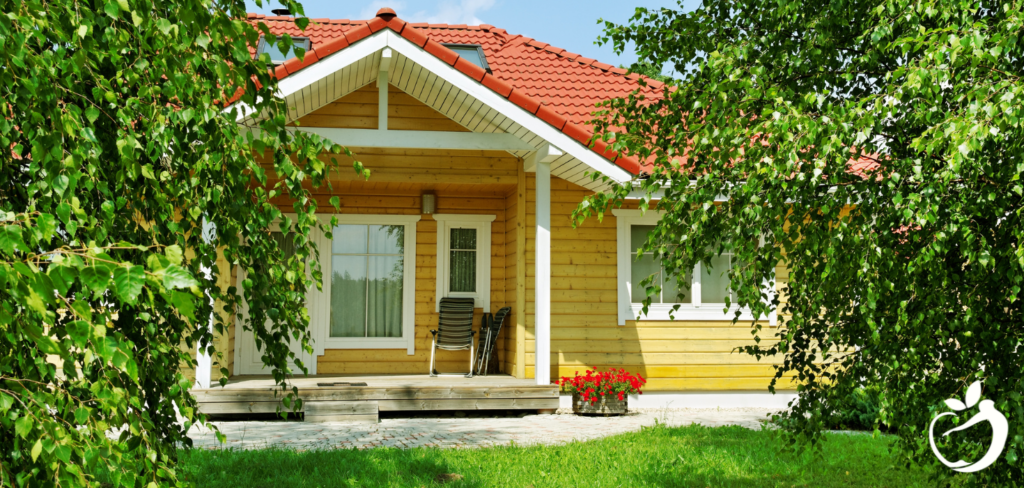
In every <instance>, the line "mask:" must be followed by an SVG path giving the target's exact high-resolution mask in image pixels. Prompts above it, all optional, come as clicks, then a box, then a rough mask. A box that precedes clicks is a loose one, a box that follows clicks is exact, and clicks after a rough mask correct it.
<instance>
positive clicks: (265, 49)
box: [256, 37, 309, 66]
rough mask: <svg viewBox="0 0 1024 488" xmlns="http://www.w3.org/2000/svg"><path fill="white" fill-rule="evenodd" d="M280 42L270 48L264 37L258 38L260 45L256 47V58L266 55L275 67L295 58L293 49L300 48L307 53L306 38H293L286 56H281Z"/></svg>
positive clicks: (307, 43) (307, 44)
mask: <svg viewBox="0 0 1024 488" xmlns="http://www.w3.org/2000/svg"><path fill="white" fill-rule="evenodd" d="M280 44H281V41H280V39H278V41H277V44H275V45H273V46H271V45H270V43H269V42H267V39H266V38H265V37H260V43H259V45H257V46H256V56H257V57H259V55H261V54H264V53H266V54H267V55H268V56H270V62H271V63H273V64H274V65H275V66H276V65H279V64H281V63H283V62H285V61H288V60H289V59H292V58H294V57H295V48H302V49H304V50H306V51H309V38H308V37H293V38H292V47H291V49H289V50H288V52H287V53H286V54H281V46H280Z"/></svg>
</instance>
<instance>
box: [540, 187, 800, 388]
mask: <svg viewBox="0 0 1024 488" xmlns="http://www.w3.org/2000/svg"><path fill="white" fill-rule="evenodd" d="M526 183H527V193H526V201H527V204H526V205H525V208H526V228H527V229H532V228H533V226H534V223H535V219H534V208H535V205H534V202H535V201H536V193H535V184H534V179H533V177H532V175H527V179H526ZM551 193H552V194H551V225H552V230H551V247H552V249H551V377H552V378H553V379H554V378H558V377H560V376H572V375H573V374H575V373H576V372H577V371H578V372H580V373H581V374H582V373H583V372H584V371H586V370H587V369H594V368H600V369H607V368H612V367H614V368H624V369H626V370H627V371H630V372H633V373H639V374H641V375H643V376H644V377H645V378H647V379H648V383H647V390H648V391H659V390H660V391H685V390H690V391H701V390H758V391H764V390H765V388H766V387H767V386H768V384H769V382H770V380H771V378H772V376H774V369H773V368H772V365H773V364H775V362H776V361H772V360H762V361H760V362H758V361H756V360H755V359H754V358H752V357H750V356H747V355H745V354H743V353H740V352H733V350H734V349H735V348H736V347H740V346H744V345H749V344H753V343H754V341H753V338H752V336H751V334H750V328H749V324H746V323H739V324H736V325H734V324H732V322H731V321H729V320H722V321H711V322H707V321H701V322H696V321H686V320H676V321H644V320H641V321H627V322H626V325H625V326H618V325H617V310H618V308H617V307H618V303H617V301H618V294H617V293H618V292H617V286H618V282H617V280H618V279H619V277H618V276H617V274H618V273H617V263H616V241H615V239H616V220H615V217H614V216H612V215H606V216H605V217H604V220H603V221H602V222H599V221H598V220H597V219H596V218H591V219H589V220H587V221H586V222H584V223H583V225H581V226H580V227H578V228H576V229H573V228H572V225H571V221H570V219H569V216H570V215H571V214H572V211H573V209H574V208H576V205H577V204H578V203H579V202H581V201H582V200H583V198H584V197H585V196H587V195H588V194H590V192H589V191H588V190H586V189H584V188H582V187H580V186H577V185H574V184H572V183H569V182H566V181H564V180H561V179H558V178H552V180H551ZM525 244H526V249H525V263H526V266H525V269H526V306H525V322H526V327H525V328H526V337H525V341H524V342H525V362H526V368H525V369H526V376H527V377H531V378H532V377H534V371H535V368H534V365H535V364H536V363H535V360H536V358H535V354H534V351H535V343H534V330H533V326H534V323H533V322H534V321H533V310H534V308H533V303H534V286H533V284H534V268H533V265H534V264H533V263H534V251H535V242H534V235H533V232H526V243H525ZM777 274H778V280H777V281H778V284H777V286H782V285H783V284H784V283H785V280H786V279H787V278H788V273H786V270H785V269H779V270H778V271H777ZM762 326H763V330H762V333H761V338H762V341H761V344H767V343H770V342H771V340H770V338H771V337H772V336H774V331H773V330H772V328H771V327H769V325H768V323H767V322H765V323H763V324H762ZM779 387H780V389H784V388H785V387H784V386H782V385H781V384H780V385H779Z"/></svg>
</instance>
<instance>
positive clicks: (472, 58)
mask: <svg viewBox="0 0 1024 488" xmlns="http://www.w3.org/2000/svg"><path fill="white" fill-rule="evenodd" d="M444 47H446V48H448V49H451V50H452V51H455V53H456V54H458V55H459V57H460V58H463V59H465V60H466V61H469V62H470V63H473V64H475V65H477V66H479V67H481V68H483V69H485V70H487V72H488V73H490V72H491V68H490V66H489V65H488V64H487V56H484V49H483V47H481V46H480V45H479V44H444Z"/></svg>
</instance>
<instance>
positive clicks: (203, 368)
mask: <svg viewBox="0 0 1024 488" xmlns="http://www.w3.org/2000/svg"><path fill="white" fill-rule="evenodd" d="M216 237H217V226H216V224H214V223H213V222H210V221H209V220H207V219H206V218H203V241H204V242H206V243H207V244H209V243H211V242H214V241H215V240H216ZM202 271H203V273H204V274H205V275H206V278H207V279H209V278H210V276H211V274H212V273H213V270H212V269H210V268H207V267H206V266H203V269H202ZM208 298H209V300H210V308H211V310H210V320H208V321H207V323H206V327H207V330H209V331H210V334H213V321H214V315H213V314H215V313H217V311H216V307H215V303H214V301H213V297H208ZM196 347H197V348H199V345H198V344H197V345H196ZM196 362H197V363H198V364H196V387H197V388H209V387H210V383H211V381H212V378H213V358H212V357H210V355H209V354H208V353H207V352H206V350H204V349H201V348H199V351H198V353H197V354H196Z"/></svg>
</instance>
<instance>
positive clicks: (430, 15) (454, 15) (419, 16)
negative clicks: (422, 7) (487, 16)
mask: <svg viewBox="0 0 1024 488" xmlns="http://www.w3.org/2000/svg"><path fill="white" fill-rule="evenodd" d="M493 6H494V0H459V1H458V2H455V1H452V0H445V1H443V2H441V3H440V5H438V6H437V9H436V10H435V11H433V12H427V11H422V12H417V13H416V15H415V16H414V17H410V18H409V19H408V20H409V21H410V22H429V23H431V24H467V25H477V24H483V23H484V21H482V20H480V17H477V14H478V13H482V12H484V11H486V10H489V9H490V8H491V7H493Z"/></svg>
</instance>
